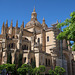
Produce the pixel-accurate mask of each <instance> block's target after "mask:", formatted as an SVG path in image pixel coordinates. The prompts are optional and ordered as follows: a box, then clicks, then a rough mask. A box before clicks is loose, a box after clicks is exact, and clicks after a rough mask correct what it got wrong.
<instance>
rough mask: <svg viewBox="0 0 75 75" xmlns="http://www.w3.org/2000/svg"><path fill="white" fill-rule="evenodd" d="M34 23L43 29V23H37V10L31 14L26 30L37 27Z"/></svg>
mask: <svg viewBox="0 0 75 75" xmlns="http://www.w3.org/2000/svg"><path fill="white" fill-rule="evenodd" d="M34 22H35V25H36V26H38V27H42V25H41V23H40V22H39V21H37V13H36V12H35V8H34V10H33V12H32V14H31V20H30V21H29V22H28V23H27V24H26V25H25V28H26V29H27V28H30V27H33V26H35V25H34Z"/></svg>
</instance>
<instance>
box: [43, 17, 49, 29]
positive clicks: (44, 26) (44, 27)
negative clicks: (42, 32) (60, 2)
mask: <svg viewBox="0 0 75 75" xmlns="http://www.w3.org/2000/svg"><path fill="white" fill-rule="evenodd" d="M42 27H43V29H46V28H48V26H47V24H46V23H45V18H44V17H43V22H42Z"/></svg>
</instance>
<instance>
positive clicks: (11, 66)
mask: <svg viewBox="0 0 75 75" xmlns="http://www.w3.org/2000/svg"><path fill="white" fill-rule="evenodd" d="M3 69H6V71H7V72H12V73H13V74H14V73H15V71H16V67H15V64H3V65H0V70H3Z"/></svg>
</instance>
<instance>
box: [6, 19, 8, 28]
mask: <svg viewBox="0 0 75 75" xmlns="http://www.w3.org/2000/svg"><path fill="white" fill-rule="evenodd" d="M6 28H8V20H7V21H6Z"/></svg>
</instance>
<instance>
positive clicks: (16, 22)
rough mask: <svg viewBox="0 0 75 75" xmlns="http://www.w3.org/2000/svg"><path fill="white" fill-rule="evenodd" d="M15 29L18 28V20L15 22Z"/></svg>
mask: <svg viewBox="0 0 75 75" xmlns="http://www.w3.org/2000/svg"><path fill="white" fill-rule="evenodd" d="M16 28H18V20H17V22H16Z"/></svg>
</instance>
